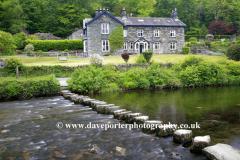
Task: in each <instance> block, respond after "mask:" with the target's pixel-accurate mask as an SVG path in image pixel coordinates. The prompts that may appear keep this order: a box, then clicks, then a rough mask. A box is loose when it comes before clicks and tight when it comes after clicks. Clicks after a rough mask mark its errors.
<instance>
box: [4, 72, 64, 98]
mask: <svg viewBox="0 0 240 160" xmlns="http://www.w3.org/2000/svg"><path fill="white" fill-rule="evenodd" d="M60 90H61V87H60V86H59V82H58V81H57V79H56V77H55V75H48V76H40V77H34V78H28V79H27V80H26V79H24V78H20V79H16V78H12V77H2V78H1V79H0V100H8V99H27V98H31V97H38V96H49V95H56V94H59V91H60Z"/></svg>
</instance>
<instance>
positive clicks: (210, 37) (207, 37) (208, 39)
mask: <svg viewBox="0 0 240 160" xmlns="http://www.w3.org/2000/svg"><path fill="white" fill-rule="evenodd" d="M213 38H214V36H213V35H212V34H208V35H206V36H205V39H206V40H207V41H208V42H209V41H211V40H213Z"/></svg>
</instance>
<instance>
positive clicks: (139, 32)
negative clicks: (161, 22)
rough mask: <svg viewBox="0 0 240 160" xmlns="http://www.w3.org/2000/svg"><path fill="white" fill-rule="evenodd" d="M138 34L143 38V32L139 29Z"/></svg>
mask: <svg viewBox="0 0 240 160" xmlns="http://www.w3.org/2000/svg"><path fill="white" fill-rule="evenodd" d="M137 33H138V37H142V36H143V30H142V29H139V30H138V31H137Z"/></svg>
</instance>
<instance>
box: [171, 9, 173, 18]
mask: <svg viewBox="0 0 240 160" xmlns="http://www.w3.org/2000/svg"><path fill="white" fill-rule="evenodd" d="M173 12H174V10H172V15H171V18H173Z"/></svg>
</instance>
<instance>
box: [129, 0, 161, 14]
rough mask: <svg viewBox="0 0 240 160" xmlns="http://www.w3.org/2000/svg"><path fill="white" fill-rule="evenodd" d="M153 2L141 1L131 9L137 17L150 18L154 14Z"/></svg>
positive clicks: (151, 0)
mask: <svg viewBox="0 0 240 160" xmlns="http://www.w3.org/2000/svg"><path fill="white" fill-rule="evenodd" d="M155 4H156V1H155V0H141V1H138V3H137V6H136V7H135V8H133V11H134V12H136V13H137V16H138V17H150V15H151V14H152V13H153V12H154V5H155Z"/></svg>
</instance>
